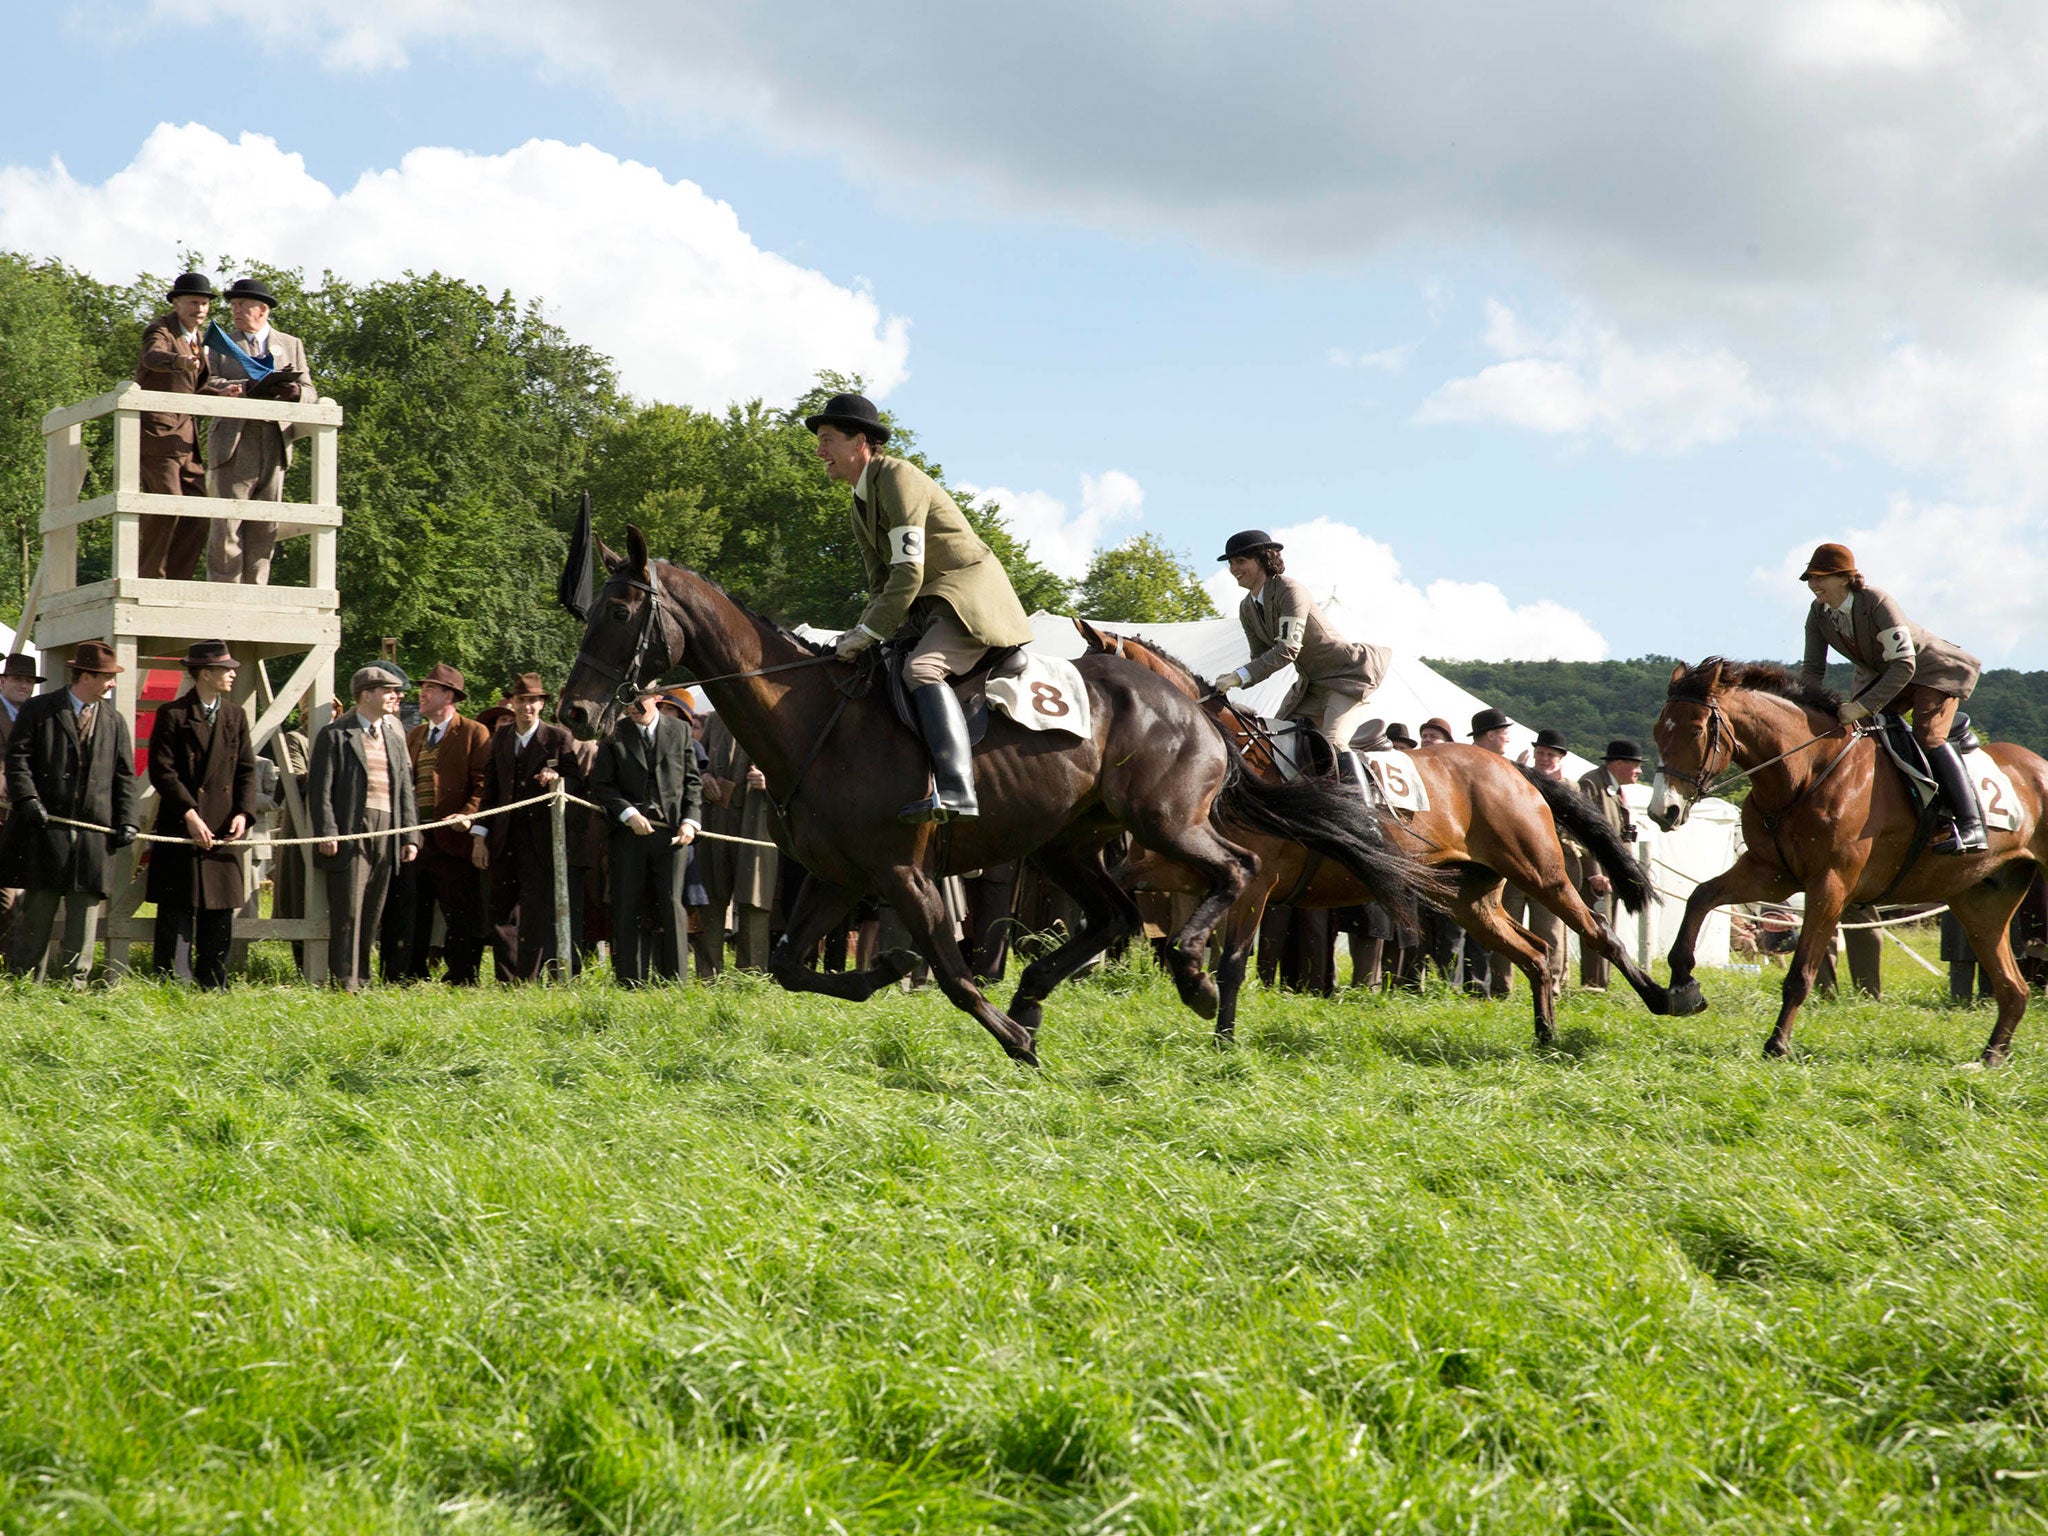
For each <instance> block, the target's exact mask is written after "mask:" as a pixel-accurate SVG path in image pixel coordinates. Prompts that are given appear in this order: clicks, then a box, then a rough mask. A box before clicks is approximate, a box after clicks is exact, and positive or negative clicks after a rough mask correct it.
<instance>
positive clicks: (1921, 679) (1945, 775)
mask: <svg viewBox="0 0 2048 1536" xmlns="http://www.w3.org/2000/svg"><path fill="white" fill-rule="evenodd" d="M1799 579H1800V580H1801V581H1803V582H1805V583H1806V587H1807V590H1808V591H1809V592H1811V593H1812V594H1813V604H1812V606H1811V607H1809V608H1808V609H1807V610H1806V659H1805V662H1804V664H1803V665H1802V667H1801V668H1800V670H1801V671H1802V672H1803V673H1804V674H1805V676H1806V677H1807V679H1808V680H1809V681H1811V682H1816V683H1819V682H1824V681H1826V679H1827V670H1828V648H1829V647H1830V646H1832V647H1833V648H1834V649H1836V650H1838V651H1840V652H1841V653H1842V654H1843V655H1844V656H1846V657H1848V658H1849V660H1850V661H1851V662H1852V663H1854V664H1855V668H1856V680H1855V684H1854V691H1853V692H1851V693H1850V695H1849V697H1848V698H1846V699H1844V700H1843V701H1842V707H1841V720H1842V724H1844V725H1854V724H1855V723H1856V722H1857V721H1859V720H1862V719H1865V718H1867V717H1868V716H1871V715H1876V714H1883V713H1885V712H1886V711H1892V712H1894V713H1898V714H1905V713H1907V712H1908V711H1910V712H1911V713H1912V716H1913V738H1914V740H1916V741H1918V742H1919V743H1920V749H1921V750H1922V751H1923V752H1925V753H1926V754H1927V765H1928V767H1929V768H1930V769H1932V770H1933V772H1934V780H1935V782H1936V783H1937V784H1939V785H1940V786H1941V798H1942V800H1943V801H1944V802H1945V803H1946V804H1947V806H1948V809H1949V813H1950V814H1951V815H1952V816H1953V817H1954V818H1955V823H1954V825H1953V826H1952V827H1951V828H1950V830H1949V831H1948V832H1946V833H1944V834H1943V835H1942V836H1941V837H1939V838H1937V839H1936V840H1935V841H1934V842H1933V843H1931V844H1929V845H1928V846H1929V847H1930V849H1931V850H1932V851H1933V852H1935V853H1947V854H1963V853H1979V852H1982V851H1983V849H1984V848H1985V847H1986V846H1988V844H1987V842H1986V839H1985V836H1984V811H1983V808H1982V807H1981V806H1979V805H1978V803H1977V789H1976V786H1975V785H1973V784H1972V783H1971V782H1970V775H1969V774H1968V773H1967V772H1965V771H1964V768H1963V759H1962V757H1961V755H1960V754H1959V753H1958V752H1957V751H1956V749H1955V747H1954V746H1952V745H1951V744H1950V742H1949V739H1948V733H1949V727H1950V726H1951V725H1952V724H1954V722H1955V718H1956V710H1957V708H1958V707H1959V706H1960V705H1961V704H1962V702H1963V700H1965V699H1967V698H1968V697H1969V696H1970V694H1971V693H1972V692H1973V691H1974V690H1975V689H1976V686H1977V675H1978V672H1979V671H1980V670H1981V663H1979V662H1978V660H1977V658H1976V657H1974V656H1972V655H1971V654H1970V653H1969V652H1968V651H1965V650H1963V649H1962V648H1961V647H1960V646H1956V645H1952V644H1950V643H1949V642H1948V641H1946V640H1943V639H1940V638H1939V637H1938V636H1935V635H1930V634H1929V633H1927V631H1926V630H1924V629H1922V628H1920V627H1919V626H1918V625H1917V624H1915V623H1913V622H1912V621H1911V620H1910V619H1908V618H1907V617H1906V614H1905V610H1904V609H1902V608H1900V607H1899V604H1898V601H1897V600H1896V599H1895V598H1893V597H1892V596H1891V594H1890V593H1887V592H1880V591H1879V590H1878V589H1877V588H1876V587H1873V586H1871V585H1869V584H1868V583H1867V582H1865V581H1864V579H1863V575H1862V573H1861V572H1859V571H1858V570H1857V569H1856V557H1855V556H1854V555H1852V554H1851V553H1850V552H1849V549H1848V546H1846V545H1843V544H1823V545H1821V546H1820V547H1819V548H1817V549H1816V550H1814V552H1813V558H1812V559H1811V560H1808V561H1807V562H1806V569H1805V570H1804V571H1803V572H1801V573H1800V577H1799Z"/></svg>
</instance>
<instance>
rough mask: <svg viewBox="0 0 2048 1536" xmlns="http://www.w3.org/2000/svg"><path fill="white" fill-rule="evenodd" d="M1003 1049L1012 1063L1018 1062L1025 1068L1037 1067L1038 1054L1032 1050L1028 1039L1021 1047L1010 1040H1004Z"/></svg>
mask: <svg viewBox="0 0 2048 1536" xmlns="http://www.w3.org/2000/svg"><path fill="white" fill-rule="evenodd" d="M1003 1049H1004V1050H1006V1051H1008V1052H1009V1053H1010V1060H1012V1061H1014V1062H1019V1063H1021V1064H1022V1065H1024V1066H1027V1067H1035V1066H1037V1065H1038V1052H1037V1051H1035V1050H1033V1049H1032V1047H1031V1042H1030V1040H1029V1039H1026V1040H1025V1041H1024V1043H1023V1044H1021V1045H1019V1044H1017V1043H1016V1042H1015V1041H1012V1040H1005V1041H1004V1042H1003Z"/></svg>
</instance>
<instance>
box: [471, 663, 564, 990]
mask: <svg viewBox="0 0 2048 1536" xmlns="http://www.w3.org/2000/svg"><path fill="white" fill-rule="evenodd" d="M553 697H554V695H553V694H551V693H549V692H548V689H547V685H546V684H545V683H543V682H542V681H541V677H540V674H539V673H538V672H522V673H520V674H519V676H518V677H517V678H515V679H514V680H513V682H512V686H511V687H510V688H508V689H507V690H506V691H505V703H506V705H507V706H508V707H509V708H510V709H511V711H512V718H511V719H510V720H509V721H507V722H506V723H505V724H503V725H501V726H499V727H498V730H497V734H496V735H494V736H492V738H491V750H490V754H489V759H488V762H487V764H486V767H485V770H484V792H483V799H482V801H481V803H480V804H479V805H478V807H477V809H478V810H479V811H489V810H494V809H496V808H497V807H498V806H501V805H517V804H518V803H519V802H520V801H521V800H528V799H531V798H532V797H533V796H535V795H542V794H546V793H547V792H548V791H549V790H551V789H553V788H554V787H555V782H556V780H558V779H561V778H563V777H565V776H567V775H570V774H572V773H573V772H574V767H575V764H574V756H573V754H574V748H575V745H576V738H575V737H574V736H572V735H570V734H569V732H568V730H567V729H566V728H565V727H563V726H559V725H556V724H555V723H554V722H553V721H550V720H543V719H541V712H542V711H543V710H544V709H545V708H546V707H547V702H548V700H549V699H551V698H553ZM469 848H470V858H471V860H472V861H473V862H474V863H475V865H476V867H477V868H478V869H487V870H489V871H490V875H491V909H490V913H491V917H490V920H491V944H492V947H493V948H494V949H495V950H496V952H497V962H498V979H499V980H500V981H506V982H513V981H538V980H539V979H540V973H541V967H542V966H543V965H545V964H547V963H548V962H549V961H554V962H556V963H557V964H558V965H559V966H560V967H561V971H562V974H563V975H565V976H566V975H568V974H569V972H570V969H571V967H573V966H574V965H575V963H576V961H575V956H574V955H557V954H556V953H555V837H554V824H553V821H552V819H551V818H550V817H549V815H548V807H547V806H546V804H545V803H543V804H540V805H529V806H523V807H521V808H520V809H519V810H516V811H508V812H506V813H505V814H504V815H501V816H492V817H490V818H488V819H487V820H483V821H479V822H477V823H476V824H475V825H474V826H473V827H471V828H470V843H469ZM570 884H571V885H572V886H573V885H574V879H573V877H571V879H570ZM570 899H571V902H572V904H574V903H575V892H574V891H573V890H572V891H571V892H570ZM578 915H579V914H577V913H576V912H575V911H574V910H573V905H572V910H571V914H570V933H571V938H572V941H573V938H574V934H575V930H576V926H577V925H576V918H577V916H578Z"/></svg>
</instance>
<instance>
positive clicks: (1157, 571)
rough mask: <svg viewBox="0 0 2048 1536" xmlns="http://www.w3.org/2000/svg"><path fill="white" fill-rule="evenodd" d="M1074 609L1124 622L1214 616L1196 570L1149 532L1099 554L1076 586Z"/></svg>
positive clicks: (1085, 615)
mask: <svg viewBox="0 0 2048 1536" xmlns="http://www.w3.org/2000/svg"><path fill="white" fill-rule="evenodd" d="M1074 609H1075V611H1076V612H1077V613H1079V614H1080V615H1081V616H1082V617H1083V618H1090V619H1109V620H1112V621H1116V622H1120V623H1124V624H1174V623H1179V622H1181V621H1182V620H1186V619H1213V618H1215V617H1216V605H1215V604H1214V603H1213V602H1211V601H1210V600H1209V594H1208V593H1207V592H1206V591H1205V590H1204V589H1203V587H1202V583H1201V581H1200V579H1199V578H1197V577H1196V575H1195V573H1194V570H1193V569H1192V568H1191V567H1190V566H1189V565H1188V563H1187V562H1186V560H1184V559H1183V558H1182V557H1181V555H1180V554H1179V552H1178V551H1176V550H1171V549H1168V548H1167V547H1166V545H1165V544H1163V543H1161V542H1160V541H1159V540H1158V539H1156V538H1154V537H1153V536H1152V535H1151V534H1149V533H1141V534H1139V535H1137V536H1136V537H1135V538H1130V539H1126V540H1124V542H1123V543H1121V544H1119V545H1117V546H1116V547H1115V548H1114V549H1101V550H1097V551H1096V552H1095V558H1094V560H1092V561H1091V562H1090V563H1089V566H1088V574H1087V575H1086V576H1084V577H1082V578H1081V584H1080V586H1079V587H1077V588H1076V589H1075V592H1074Z"/></svg>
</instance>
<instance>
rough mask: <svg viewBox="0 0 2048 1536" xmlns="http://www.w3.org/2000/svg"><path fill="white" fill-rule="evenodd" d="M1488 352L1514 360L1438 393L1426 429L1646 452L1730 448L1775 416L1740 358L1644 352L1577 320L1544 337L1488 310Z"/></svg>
mask: <svg viewBox="0 0 2048 1536" xmlns="http://www.w3.org/2000/svg"><path fill="white" fill-rule="evenodd" d="M1486 309H1487V327H1486V339H1487V345H1488V346H1489V347H1490V348H1491V349H1492V350H1493V351H1494V352H1495V353H1496V354H1498V355H1499V356H1501V357H1502V358H1505V359H1506V361H1504V362H1499V363H1495V364H1493V365H1492V366H1490V367H1488V368H1484V369H1482V370H1480V371H1479V372H1478V373H1476V374H1473V375H1471V376H1470V377H1467V378H1462V379H1453V380H1451V381H1450V382H1449V383H1447V384H1444V385H1442V386H1440V387H1439V388H1438V389H1437V390H1436V391H1435V392H1434V393H1433V394H1431V395H1430V396H1429V398H1428V399H1426V400H1424V401H1423V402H1422V404H1421V406H1420V407H1419V408H1418V409H1417V410H1416V412H1415V420H1416V421H1418V422H1423V423H1442V422H1481V421H1502V422H1506V423H1508V424H1509V425H1511V426H1517V427H1525V428H1527V429H1529V430H1530V431H1533V432H1546V433H1559V434H1568V435H1578V434H1583V433H1589V432H1598V433H1601V434H1603V435H1605V436H1608V437H1611V438H1613V439H1614V440H1615V442H1617V443H1619V444H1620V445H1621V446H1622V447H1623V448H1627V449H1630V450H1633V451H1638V452H1644V451H1648V452H1661V453H1677V452H1682V451H1683V450H1685V449H1687V448H1692V447H1696V446H1698V445H1700V444H1702V443H1720V442H1726V441H1727V440H1728V439H1730V438H1732V437H1734V436H1735V435H1736V434H1737V433H1738V432H1740V431H1741V430H1742V429H1743V427H1745V426H1746V425H1748V424H1749V423H1750V422H1752V421H1756V420H1758V419H1760V418H1762V417H1763V416H1764V415H1766V414H1767V413H1768V411H1769V408H1770V407H1769V402H1767V401H1766V400H1765V399H1764V397H1763V396H1762V394H1760V393H1759V392H1758V390H1757V389H1756V387H1755V386H1754V385H1753V384H1752V383H1751V382H1750V378H1749V370H1748V368H1747V367H1745V366H1744V364H1743V363H1742V362H1741V360H1740V359H1738V358H1736V357H1734V356H1732V355H1730V354H1729V353H1727V352H1725V351H1722V350H1720V349H1718V348H1698V347H1695V348H1668V349H1665V350H1662V351H1643V350H1640V349H1638V348H1636V347H1633V346H1630V345H1629V344H1628V343H1627V342H1625V341H1623V340H1622V339H1621V338H1620V337H1619V336H1617V335H1616V334H1615V333H1614V332H1613V331H1612V330H1610V329H1608V328H1606V327H1603V326H1596V325H1593V324H1591V323H1589V322H1587V321H1585V320H1583V319H1580V320H1575V321H1573V322H1572V323H1570V324H1568V325H1566V326H1564V327H1563V328H1562V329H1560V330H1558V331H1556V332H1553V333H1550V334H1547V335H1546V334H1543V333H1540V332H1537V331H1534V330H1532V329H1531V328H1529V327H1528V326H1527V325H1525V324H1524V323H1523V322H1522V321H1521V320H1519V319H1518V318H1517V317H1516V315H1515V313H1514V312H1513V311H1512V310H1510V309H1509V308H1508V307H1507V306H1506V305H1504V304H1502V303H1500V302H1499V301H1497V300H1488V301H1487V306H1486Z"/></svg>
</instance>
